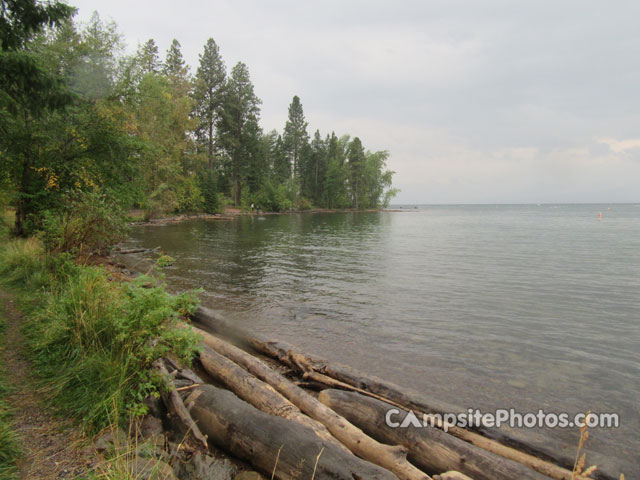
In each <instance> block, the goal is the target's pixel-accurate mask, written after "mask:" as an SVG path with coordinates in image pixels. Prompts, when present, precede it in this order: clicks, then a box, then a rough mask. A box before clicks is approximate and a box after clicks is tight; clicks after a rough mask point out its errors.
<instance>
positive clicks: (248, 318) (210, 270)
mask: <svg viewBox="0 0 640 480" xmlns="http://www.w3.org/2000/svg"><path fill="white" fill-rule="evenodd" d="M598 212H602V213H603V219H602V221H598V219H597V213H598ZM132 243H135V244H140V245H144V246H148V247H155V246H161V247H162V249H163V251H164V252H165V253H167V254H169V255H171V256H172V257H175V258H176V259H177V261H176V264H175V266H174V267H172V268H170V269H168V270H166V273H167V277H168V280H169V282H170V284H171V285H172V286H173V287H174V288H177V289H184V288H190V287H200V286H202V287H203V288H204V289H205V293H204V295H203V303H204V304H205V305H207V306H210V307H212V308H214V309H217V310H220V311H222V312H223V313H224V314H225V315H227V316H228V317H231V318H233V319H234V321H236V322H237V323H239V324H241V325H243V326H245V327H246V328H250V329H253V330H254V331H258V332H261V333H263V334H267V335H268V336H269V337H272V338H276V339H280V340H285V341H288V342H290V343H293V344H294V345H297V346H299V347H301V349H303V350H305V351H308V352H313V353H317V354H321V355H322V356H325V357H328V358H331V359H335V360H339V361H341V362H343V363H348V364H350V365H352V366H354V367H356V368H359V369H362V370H365V371H367V372H369V373H373V374H376V375H379V376H381V377H383V378H386V379H388V380H391V381H393V382H395V383H397V384H399V385H402V386H406V387H411V388H413V389H415V390H417V391H419V392H424V393H425V394H428V395H429V396H430V397H432V398H436V399H438V400H442V401H445V402H448V403H451V404H455V405H459V406H461V407H463V408H468V407H473V408H480V409H483V410H485V411H492V410H494V409H495V408H502V407H506V408H510V407H513V408H516V409H517V410H519V411H521V412H526V411H534V412H535V411H537V410H538V409H539V408H542V409H545V410H547V411H558V412H559V411H567V412H578V411H582V412H584V411H587V410H591V411H594V412H618V413H619V414H620V416H621V423H622V426H621V428H619V429H609V430H604V429H599V430H597V431H594V432H593V433H592V439H591V440H590V445H591V449H592V450H593V451H595V452H598V453H599V455H598V453H594V455H595V457H594V459H596V460H598V461H599V462H600V463H602V464H603V465H604V466H608V467H609V468H610V469H611V470H613V469H617V470H620V469H624V472H625V473H626V474H627V478H636V477H635V475H633V473H635V474H638V473H640V472H639V470H638V468H639V467H638V465H639V464H640V453H639V452H640V434H639V433H638V432H640V205H542V206H506V205H500V206H431V207H429V206H426V207H420V208H419V209H418V210H415V211H407V212H402V213H392V212H387V213H358V214H305V215H282V216H267V217H266V218H262V219H260V218H255V217H253V218H251V217H243V218H237V219H235V220H233V221H188V222H183V223H178V224H172V225H167V226H163V227H157V226H153V227H137V228H136V229H135V230H134V232H133V234H132ZM545 435H553V436H556V437H557V438H560V439H562V440H563V441H565V442H566V449H567V452H569V453H570V452H572V451H574V445H575V444H576V443H577V442H576V441H575V435H574V434H573V432H567V431H559V430H554V431H552V432H546V433H545ZM536 441H538V442H540V441H543V442H544V439H540V438H537V440H536Z"/></svg>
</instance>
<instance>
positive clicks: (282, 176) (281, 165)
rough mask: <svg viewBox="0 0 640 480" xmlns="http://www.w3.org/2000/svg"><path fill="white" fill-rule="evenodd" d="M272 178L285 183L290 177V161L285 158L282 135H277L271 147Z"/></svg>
mask: <svg viewBox="0 0 640 480" xmlns="http://www.w3.org/2000/svg"><path fill="white" fill-rule="evenodd" d="M273 178H274V180H275V181H276V183H285V182H287V181H288V180H290V179H291V162H290V161H289V159H288V158H287V154H286V152H285V149H284V142H283V141H282V136H280V135H278V138H277V139H276V142H275V145H274V148H273Z"/></svg>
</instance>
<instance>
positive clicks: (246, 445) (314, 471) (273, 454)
mask: <svg viewBox="0 0 640 480" xmlns="http://www.w3.org/2000/svg"><path fill="white" fill-rule="evenodd" d="M185 403H186V405H187V408H188V409H189V412H190V414H191V415H192V416H193V418H194V419H196V421H197V422H198V424H199V425H200V427H201V428H202V430H203V431H204V432H206V433H207V435H208V437H209V440H210V441H211V442H212V443H214V444H215V445H217V446H219V447H221V448H223V449H225V450H227V451H228V452H229V453H231V454H233V455H235V456H237V457H239V458H241V459H243V460H246V461H248V462H250V463H251V464H252V465H253V466H254V467H255V468H256V469H258V470H261V471H262V472H263V473H265V474H268V475H273V476H275V477H276V478H278V479H282V480H289V479H291V480H294V479H296V480H297V479H301V478H307V479H310V478H315V479H317V480H354V479H371V480H397V477H396V476H395V475H393V474H392V473H391V472H389V471H387V470H385V469H383V468H381V467H379V466H376V465H373V464H372V463H369V462H367V461H365V460H362V459H360V458H357V457H356V456H354V455H353V454H351V453H348V452H345V451H344V450H341V449H339V448H336V447H335V445H333V444H331V443H328V442H326V441H323V440H321V439H320V438H318V436H317V435H316V434H315V433H314V432H313V431H312V430H311V429H309V428H307V427H305V426H303V425H300V424H299V423H297V422H294V421H292V420H289V419H286V418H282V417H276V416H273V415H269V414H267V413H264V412H261V411H260V410H258V409H256V408H254V407H253V406H251V405H249V404H248V403H247V402H244V401H243V400H241V399H239V398H238V397H237V396H235V395H234V394H233V393H231V392H229V391H227V390H223V389H220V388H216V387H214V386H213V385H202V386H200V387H198V388H197V389H196V390H195V391H194V392H193V393H191V394H190V395H189V396H188V397H187V399H186V402H185Z"/></svg>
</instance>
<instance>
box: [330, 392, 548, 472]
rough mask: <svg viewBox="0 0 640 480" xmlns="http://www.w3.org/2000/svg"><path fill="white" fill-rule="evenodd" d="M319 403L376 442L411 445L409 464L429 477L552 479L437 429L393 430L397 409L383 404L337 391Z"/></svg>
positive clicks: (401, 415) (399, 419)
mask: <svg viewBox="0 0 640 480" xmlns="http://www.w3.org/2000/svg"><path fill="white" fill-rule="evenodd" d="M318 400H320V401H321V402H322V403H324V404H325V405H327V406H328V407H329V408H331V409H332V410H335V411H336V412H337V413H338V414H340V415H342V416H343V417H344V418H346V419H347V420H349V421H350V422H351V423H353V424H354V425H356V426H358V427H360V428H362V430H364V432H365V433H367V434H368V435H370V436H372V437H373V438H375V439H376V440H379V441H381V442H384V443H403V444H405V445H407V446H408V447H409V456H408V458H409V461H411V462H412V463H414V464H415V465H416V466H418V467H419V468H420V469H422V470H424V471H425V472H427V473H430V474H438V473H440V472H446V471H448V470H456V471H459V472H461V473H464V474H466V475H468V476H469V477H471V478H473V479H474V480H513V479H519V480H541V479H544V478H548V477H545V476H544V475H542V474H540V473H538V472H536V471H534V470H531V469H529V468H527V467H525V466H524V465H522V464H520V463H517V462H514V461H512V460H507V459H505V458H503V457H500V456H498V455H495V454H493V453H491V452H487V451H486V450H483V449H481V448H478V447H475V446H473V445H471V444H469V443H466V442H464V441H462V440H460V439H458V438H455V437H453V436H451V435H448V434H446V433H445V432H443V431H442V430H439V429H437V428H433V427H430V426H427V427H419V428H418V427H415V426H409V427H406V428H391V427H390V426H388V425H387V424H386V418H385V417H386V414H387V412H388V411H389V409H391V408H393V407H391V405H389V404H388V403H384V402H381V401H380V400H376V399H373V398H369V397H364V396H362V395H361V394H359V393H354V392H345V391H342V390H333V389H327V390H323V391H322V392H321V393H320V395H319V396H318ZM398 410H399V409H398ZM407 414H408V412H407V411H401V412H400V413H399V414H397V415H394V416H393V421H394V422H400V423H401V422H402V420H404V418H405V417H406V415H407ZM441 476H442V475H441Z"/></svg>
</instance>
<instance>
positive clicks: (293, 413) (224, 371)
mask: <svg viewBox="0 0 640 480" xmlns="http://www.w3.org/2000/svg"><path fill="white" fill-rule="evenodd" d="M200 362H201V363H202V366H203V367H204V369H205V370H206V372H207V373H208V374H209V375H210V376H211V377H212V378H213V379H214V380H216V381H217V382H220V383H221V384H223V385H224V386H226V387H227V388H229V390H231V391H232V392H233V393H235V394H236V395H237V396H238V397H240V398H241V399H242V400H244V401H245V402H249V403H250V404H251V405H253V406H254V407H256V408H257V409H258V410H261V411H263V412H265V413H269V414H271V415H276V416H278V417H283V418H288V419H289V420H293V421H295V422H298V423H300V424H301V425H304V426H306V427H308V428H310V429H311V430H313V431H314V432H315V434H316V435H318V437H320V438H321V439H322V440H325V441H327V442H329V443H332V444H334V445H335V446H336V447H337V448H340V449H343V450H344V451H347V452H348V450H347V449H346V447H345V446H344V445H342V444H341V443H340V442H338V441H337V440H336V439H335V438H334V437H333V435H331V434H330V433H329V431H328V430H327V428H326V427H325V426H324V425H322V424H321V423H319V422H316V421H315V420H313V419H311V418H310V417H308V416H306V415H304V414H303V413H302V412H301V411H300V409H299V408H298V407H296V406H295V405H294V404H293V403H291V402H290V401H289V400H287V399H286V398H285V397H283V396H282V395H281V394H279V393H278V392H277V391H275V390H274V388H273V387H271V386H270V385H268V384H266V383H264V382H262V381H260V380H258V379H257V378H256V377H254V376H253V375H251V374H250V373H249V372H247V371H246V370H245V369H243V368H242V367H240V366H238V365H237V364H236V363H234V362H232V361H231V360H229V359H228V358H227V357H225V356H223V355H220V354H219V353H217V352H215V351H214V350H212V349H210V348H208V347H205V348H204V349H203V350H202V352H200ZM349 453H350V452H349Z"/></svg>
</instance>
